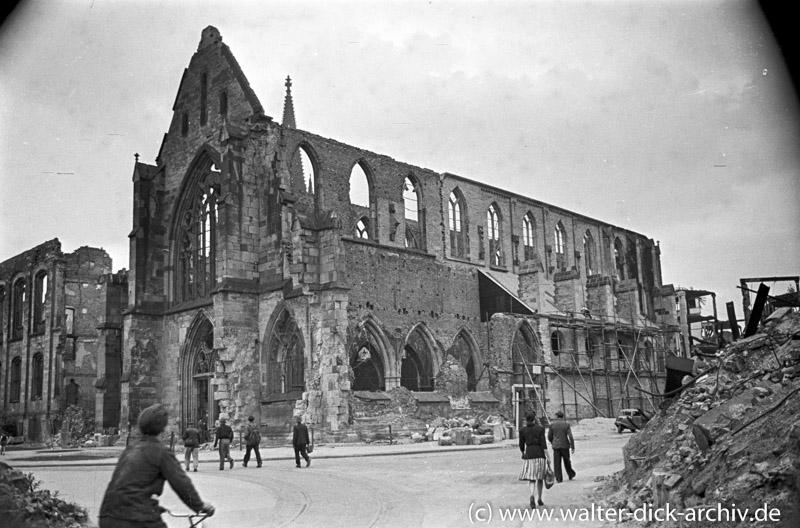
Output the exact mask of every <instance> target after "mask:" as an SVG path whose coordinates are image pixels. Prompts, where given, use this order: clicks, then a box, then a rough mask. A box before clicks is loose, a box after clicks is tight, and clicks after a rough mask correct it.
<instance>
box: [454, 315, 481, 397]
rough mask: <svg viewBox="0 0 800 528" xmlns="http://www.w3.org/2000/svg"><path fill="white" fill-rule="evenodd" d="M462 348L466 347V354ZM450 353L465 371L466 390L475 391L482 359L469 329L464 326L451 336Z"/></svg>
mask: <svg viewBox="0 0 800 528" xmlns="http://www.w3.org/2000/svg"><path fill="white" fill-rule="evenodd" d="M462 343H463V345H462ZM464 348H466V354H464ZM450 354H451V355H453V356H454V357H456V359H458V360H459V361H460V363H461V366H463V367H464V370H466V371H467V390H469V391H475V390H476V389H477V385H478V379H477V378H478V376H479V375H480V372H481V371H482V370H483V361H482V360H481V353H480V347H479V346H478V342H477V341H476V340H475V337H474V336H473V335H472V332H470V331H469V329H467V328H466V327H464V328H461V329H460V330H459V331H458V332H457V333H456V335H455V336H454V337H453V346H452V347H451V348H450Z"/></svg>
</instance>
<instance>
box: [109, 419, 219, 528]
mask: <svg viewBox="0 0 800 528" xmlns="http://www.w3.org/2000/svg"><path fill="white" fill-rule="evenodd" d="M168 418H169V415H168V413H167V409H166V408H165V407H164V406H163V405H161V404H156V405H151V406H150V407H147V408H146V409H144V410H143V411H142V412H141V413H140V414H139V419H138V425H139V430H140V431H141V433H142V436H141V438H139V440H137V441H134V442H131V443H130V444H129V445H128V447H126V448H125V451H123V452H122V455H120V457H119V461H118V462H117V466H116V468H114V473H113V475H112V476H111V482H110V483H109V484H108V488H106V493H105V495H104V496H103V502H102V504H101V505H100V516H99V517H100V519H99V521H100V522H99V525H100V528H135V527H143V526H148V527H151V528H166V527H167V525H166V524H164V521H162V520H161V509H160V507H159V505H158V496H160V495H161V492H162V491H163V490H164V481H167V482H169V485H170V486H172V489H173V490H175V493H177V495H178V497H180V499H181V500H182V501H183V502H184V504H186V506H188V507H189V508H191V509H192V510H193V511H194V512H196V513H205V514H207V515H213V514H214V507H213V506H212V505H211V504H209V503H207V502H203V501H202V500H201V499H200V495H199V494H198V493H197V490H196V489H195V487H194V484H192V480H191V479H190V478H189V476H188V475H186V473H185V472H184V471H183V469H181V464H180V462H178V459H177V458H175V455H174V454H172V453H171V452H170V450H169V447H167V446H166V445H164V443H163V442H162V441H161V439H160V438H159V437H160V436H161V434H162V433H163V432H164V429H165V428H166V426H167V420H168Z"/></svg>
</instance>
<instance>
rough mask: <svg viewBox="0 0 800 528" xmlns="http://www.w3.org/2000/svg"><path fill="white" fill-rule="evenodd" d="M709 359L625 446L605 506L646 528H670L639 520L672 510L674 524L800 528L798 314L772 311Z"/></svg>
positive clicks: (601, 493)
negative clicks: (757, 329) (752, 331)
mask: <svg viewBox="0 0 800 528" xmlns="http://www.w3.org/2000/svg"><path fill="white" fill-rule="evenodd" d="M698 363H699V362H698ZM703 363H704V365H703V368H702V370H701V371H700V372H699V373H698V375H696V376H694V377H692V378H688V377H687V378H684V382H683V387H684V388H683V390H682V391H681V392H680V394H679V395H678V396H675V397H674V401H672V403H671V404H670V405H669V406H668V407H667V408H666V409H664V410H662V412H660V413H659V414H657V415H656V416H655V417H654V418H653V419H652V420H650V422H649V423H648V424H647V426H646V427H645V428H644V429H643V430H642V431H641V432H639V433H637V434H636V435H635V436H634V437H633V438H632V439H631V440H630V441H629V442H628V443H627V445H626V446H625V447H624V449H623V453H624V458H625V469H624V470H623V471H621V472H619V473H617V474H616V475H614V476H613V477H611V478H610V479H608V481H606V482H605V483H604V484H603V485H602V486H601V487H600V488H599V489H598V490H597V491H598V493H597V497H602V499H601V500H600V501H599V502H601V503H603V505H604V506H605V507H611V508H614V509H623V510H627V511H628V512H630V514H634V513H636V512H637V511H638V512H639V515H638V516H634V515H631V518H632V520H631V521H630V522H631V523H634V524H640V525H644V526H655V525H659V526H662V525H667V526H668V525H670V522H668V523H663V522H658V521H656V520H655V519H652V520H648V519H647V518H646V517H645V516H643V514H642V512H643V511H644V510H643V507H644V509H647V508H649V507H652V508H663V507H665V506H666V505H667V504H669V506H670V507H671V508H674V509H675V511H677V512H678V513H679V514H681V515H679V516H676V518H677V522H675V521H673V522H671V524H672V525H673V526H681V525H682V524H681V522H683V523H684V524H683V525H686V520H687V519H692V521H691V525H692V526H714V527H717V528H719V527H722V526H759V525H760V526H793V527H796V526H800V517H799V516H798V514H799V512H800V508H798V500H800V499H799V498H800V491H799V490H798V486H800V314H798V313H794V312H788V311H782V312H781V313H780V314H777V313H776V314H773V316H772V317H770V319H769V320H768V321H767V322H766V323H765V324H764V325H763V326H762V328H761V333H758V334H756V335H753V336H751V337H748V338H745V339H741V340H739V341H736V342H735V343H733V344H731V345H728V346H727V347H725V348H724V349H723V350H721V351H719V352H718V353H717V354H716V355H715V356H714V357H706V358H704V361H703ZM667 401H669V400H667ZM745 509H746V510H745ZM701 512H703V513H702V514H701ZM709 514H710V515H709ZM700 519H706V520H705V521H702V520H700Z"/></svg>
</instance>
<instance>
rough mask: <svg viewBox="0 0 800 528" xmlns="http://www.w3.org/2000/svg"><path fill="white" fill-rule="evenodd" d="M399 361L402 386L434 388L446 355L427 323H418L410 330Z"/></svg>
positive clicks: (422, 388) (421, 388)
mask: <svg viewBox="0 0 800 528" xmlns="http://www.w3.org/2000/svg"><path fill="white" fill-rule="evenodd" d="M398 363H399V364H400V385H401V386H404V387H408V388H411V389H412V390H423V391H424V390H433V388H434V380H435V378H436V375H437V374H438V373H439V368H440V367H441V365H442V363H444V357H443V354H442V352H441V350H440V349H439V346H438V345H437V344H436V340H435V339H434V338H433V335H432V334H431V332H430V330H429V329H428V327H427V326H426V325H425V323H417V324H416V325H414V327H413V328H412V329H411V331H409V332H408V334H407V335H406V339H405V340H404V341H403V349H402V352H401V357H400V358H399V361H398ZM415 380H416V381H415ZM409 385H411V386H413V385H416V387H410V386H409Z"/></svg>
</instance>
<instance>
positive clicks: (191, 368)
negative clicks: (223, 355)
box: [180, 309, 217, 427]
mask: <svg viewBox="0 0 800 528" xmlns="http://www.w3.org/2000/svg"><path fill="white" fill-rule="evenodd" d="M211 321H212V319H211V317H210V316H209V314H208V313H207V312H206V311H205V310H202V309H201V310H199V311H198V312H197V314H195V316H194V319H193V320H192V323H191V324H190V325H189V329H188V331H187V332H186V339H185V340H184V342H183V345H182V347H181V355H180V387H181V425H182V426H184V427H185V426H186V424H188V423H189V422H194V423H197V422H198V421H199V420H203V421H204V422H205V425H206V426H209V424H213V423H214V420H216V418H217V409H216V405H215V402H214V400H213V390H212V388H211V380H212V379H213V378H214V376H215V371H216V365H217V353H216V351H215V350H214V325H213V323H212V322H211Z"/></svg>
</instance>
